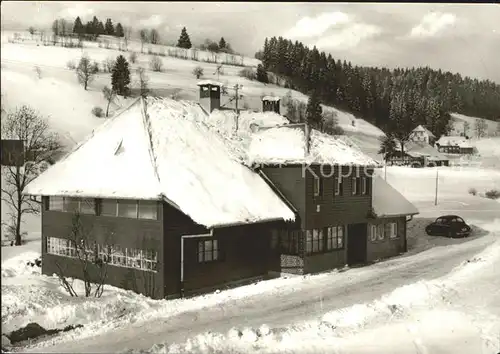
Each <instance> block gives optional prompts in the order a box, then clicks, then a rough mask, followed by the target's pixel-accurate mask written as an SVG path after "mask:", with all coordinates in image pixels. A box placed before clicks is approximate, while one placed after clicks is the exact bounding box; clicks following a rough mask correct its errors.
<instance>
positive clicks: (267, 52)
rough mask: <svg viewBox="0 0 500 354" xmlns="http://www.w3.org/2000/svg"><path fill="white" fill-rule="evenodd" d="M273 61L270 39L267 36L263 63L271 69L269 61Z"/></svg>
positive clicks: (266, 67) (265, 67)
mask: <svg viewBox="0 0 500 354" xmlns="http://www.w3.org/2000/svg"><path fill="white" fill-rule="evenodd" d="M270 61H271V52H270V47H269V40H268V39H267V37H266V40H265V41H264V50H263V52H262V65H263V66H264V69H266V70H267V69H269V63H270Z"/></svg>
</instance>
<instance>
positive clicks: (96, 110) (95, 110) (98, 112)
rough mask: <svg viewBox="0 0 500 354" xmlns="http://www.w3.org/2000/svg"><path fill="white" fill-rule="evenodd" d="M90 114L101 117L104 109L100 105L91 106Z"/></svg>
mask: <svg viewBox="0 0 500 354" xmlns="http://www.w3.org/2000/svg"><path fill="white" fill-rule="evenodd" d="M92 114H93V115H94V116H96V117H98V118H101V117H103V116H104V110H103V109H102V108H101V107H97V106H96V107H94V108H92Z"/></svg>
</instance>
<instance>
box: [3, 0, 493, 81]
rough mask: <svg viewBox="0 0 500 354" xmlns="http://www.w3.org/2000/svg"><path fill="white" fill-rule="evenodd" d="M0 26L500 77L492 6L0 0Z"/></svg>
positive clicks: (480, 76) (247, 53)
mask: <svg viewBox="0 0 500 354" xmlns="http://www.w3.org/2000/svg"><path fill="white" fill-rule="evenodd" d="M1 6H2V9H1V10H2V11H1V16H2V28H3V29H8V28H9V27H12V26H19V27H18V28H25V27H27V26H28V25H35V26H47V27H48V26H50V23H51V22H52V21H53V20H54V18H56V17H66V18H71V19H74V18H75V17H76V16H80V17H82V19H83V20H84V21H88V20H90V19H91V18H92V16H93V15H96V16H97V17H98V18H99V19H101V20H103V21H104V20H105V18H106V17H110V18H111V19H112V20H113V22H121V23H122V24H125V25H132V26H133V27H134V29H138V28H140V27H141V26H144V27H155V28H157V29H158V30H159V31H160V35H161V36H162V37H163V39H165V40H167V41H169V42H174V41H176V40H177V38H178V36H179V33H180V29H181V28H182V27H183V26H186V27H187V30H188V33H189V35H190V36H191V40H192V41H193V42H194V43H201V42H202V41H203V40H204V39H205V38H212V39H219V38H220V37H221V36H224V38H225V39H226V40H228V41H229V42H230V43H231V44H232V46H233V48H234V49H235V50H237V51H239V52H241V53H244V54H246V55H252V56H253V54H254V53H255V51H257V50H258V49H260V48H261V47H262V45H263V42H264V38H265V37H272V36H280V35H281V36H284V37H286V38H290V39H293V40H295V39H297V40H299V41H301V42H303V43H304V44H307V45H309V46H314V45H316V46H317V47H318V49H320V50H324V51H326V52H330V53H331V54H332V55H333V57H334V58H336V59H341V60H344V59H346V60H350V61H351V62H352V63H353V64H361V65H377V66H386V67H395V66H403V67H412V66H427V65H428V66H430V67H433V68H442V69H444V70H450V71H454V72H460V73H462V74H464V75H469V76H473V77H478V78H482V79H485V78H489V79H491V80H494V81H496V82H497V83H500V5H498V4H474V3H469V4H451V5H448V4H417V3H416V4H390V3H387V4H375V3H373V4H365V3H357V4H341V3H284V2H281V3H278V2H276V3H259V2H253V3H252V2H247V3H245V2H232V3H215V2H210V3H202V2H200V3H196V2H186V3H182V2H173V3H168V2H164V3H158V2H151V3H147V2H123V3H121V2H104V1H93V2H80V1H78V2H76V1H75V2H27V1H25V2H6V1H2V5H1Z"/></svg>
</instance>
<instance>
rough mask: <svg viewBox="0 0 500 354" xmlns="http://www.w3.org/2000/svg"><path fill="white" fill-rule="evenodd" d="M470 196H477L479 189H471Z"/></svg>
mask: <svg viewBox="0 0 500 354" xmlns="http://www.w3.org/2000/svg"><path fill="white" fill-rule="evenodd" d="M469 194H472V195H474V196H475V195H477V189H476V188H469Z"/></svg>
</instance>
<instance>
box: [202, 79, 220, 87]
mask: <svg viewBox="0 0 500 354" xmlns="http://www.w3.org/2000/svg"><path fill="white" fill-rule="evenodd" d="M196 85H198V86H202V85H212V86H219V87H221V86H223V84H222V83H221V82H218V81H214V80H201V81H198V83H197V84H196Z"/></svg>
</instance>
